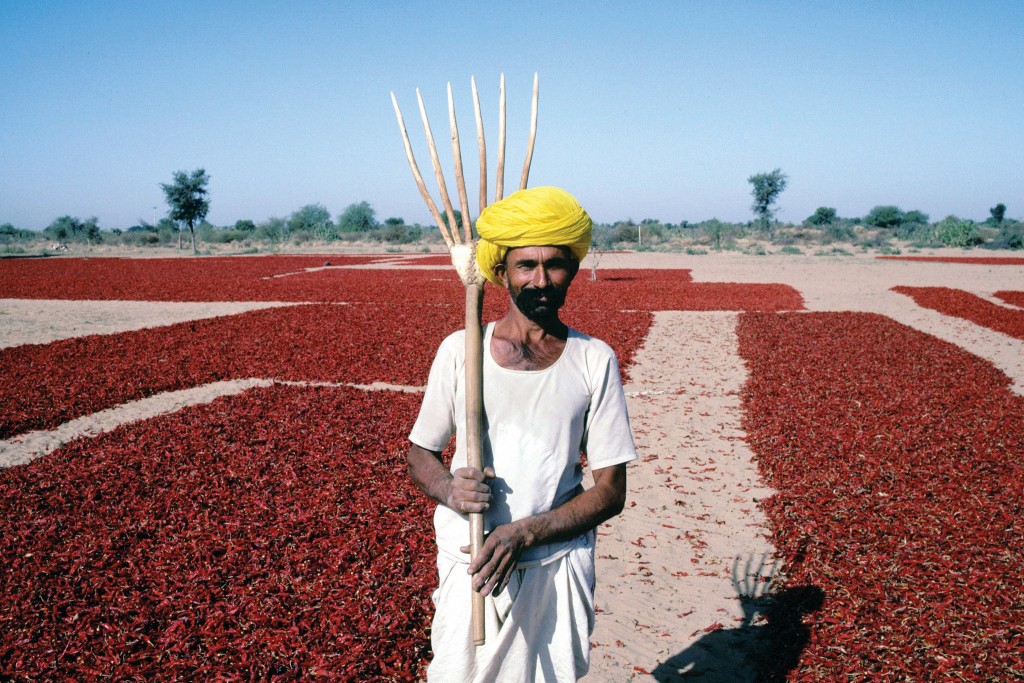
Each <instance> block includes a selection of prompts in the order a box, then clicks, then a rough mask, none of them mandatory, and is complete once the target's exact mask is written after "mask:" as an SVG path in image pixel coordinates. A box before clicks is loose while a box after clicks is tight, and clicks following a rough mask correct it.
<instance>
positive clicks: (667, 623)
mask: <svg viewBox="0 0 1024 683" xmlns="http://www.w3.org/2000/svg"><path fill="white" fill-rule="evenodd" d="M944 255H956V253H955V252H946V253H945V254H944ZM969 255H971V256H979V255H988V254H987V253H979V252H974V253H971V254H969ZM583 265H584V269H585V270H584V271H583V272H582V273H581V277H583V276H586V275H587V274H588V273H587V269H589V267H590V257H588V260H587V261H586V262H584V264H583ZM599 266H600V267H599V274H600V269H606V268H644V267H646V268H685V269H690V270H691V271H692V276H693V279H694V281H697V282H701V281H707V282H753V283H782V284H788V285H791V286H793V287H794V288H796V289H797V290H798V291H799V292H800V293H801V294H802V296H803V298H804V302H805V306H806V307H807V309H808V310H811V311H870V312H875V313H880V314H883V315H887V316H889V317H891V318H893V319H894V320H897V321H898V322H901V323H903V324H905V325H908V326H911V327H913V328H915V329H918V330H921V331H923V332H926V333H928V334H932V335H934V336H936V337H939V338H941V339H944V340H947V341H949V342H952V343H954V344H957V345H959V346H961V347H963V348H965V349H967V350H968V351H970V352H972V353H974V354H976V355H978V356H980V357H982V358H984V359H987V360H989V361H991V362H992V363H993V364H994V365H995V366H996V367H997V368H999V369H1000V370H1002V371H1003V372H1004V373H1006V374H1007V375H1008V376H1009V377H1010V378H1011V380H1012V381H1013V382H1014V388H1015V390H1016V391H1017V392H1018V393H1022V394H1024V342H1021V341H1020V340H1016V339H1013V338H1010V337H1007V336H1005V335H1002V334H1000V333H997V332H993V331H991V330H988V329H986V328H982V327H979V326H977V325H974V324H972V323H968V322H965V321H960V320H956V319H951V318H947V317H945V316H942V315H940V314H938V313H935V312H933V311H928V310H924V309H921V308H919V307H917V306H916V304H914V302H913V301H912V300H911V299H910V298H909V297H905V296H902V295H899V294H895V293H893V292H891V291H889V289H890V288H891V287H893V286H895V285H910V286H949V287H957V288H960V289H965V290H968V291H971V292H973V293H975V294H978V295H980V296H984V297H986V298H991V295H992V293H993V292H995V291H998V290H1002V289H1009V290H1024V267H1020V266H979V265H960V264H950V263H920V262H905V261H889V260H877V259H875V258H873V257H871V256H868V255H857V256H809V255H808V256H801V255H767V256H749V255H741V254H733V253H724V254H718V253H713V254H708V255H694V256H690V255H682V254H656V253H644V254H606V255H604V256H603V257H602V258H601V261H600V263H599ZM993 301H995V302H996V303H999V304H1000V305H1005V304H1002V302H999V301H998V300H994V299H993ZM272 305H277V304H274V303H267V304H166V303H142V302H131V303H126V302H73V303H69V302H38V301H36V302H25V301H17V300H0V346H10V345H14V344H25V343H46V342H48V341H52V340H54V339H60V338H65V337H71V336H77V335H83V334H105V333H110V332H115V331H121V330H128V329H138V328H142V327H150V326H153V325H157V324H168V323H171V322H178V321H181V320H185V319H189V318H192V317H195V318H200V317H209V316H211V315H228V314H232V313H236V312H239V311H242V310H249V309H252V308H257V307H262V306H272ZM737 319H738V316H737V314H735V313H720V312H712V313H692V312H659V313H656V314H655V321H654V325H653V326H652V328H651V331H650V334H649V335H648V337H647V339H646V340H645V342H644V345H643V347H642V349H641V350H640V352H639V353H638V355H637V358H636V362H635V365H634V367H633V368H632V369H631V371H630V372H631V375H632V377H633V379H632V382H631V383H630V384H629V385H627V387H626V390H627V395H628V402H629V409H630V415H631V422H632V425H633V429H634V436H635V439H636V442H637V446H638V448H639V451H640V455H641V458H640V460H639V461H638V462H637V463H634V464H633V465H631V467H630V471H629V477H630V480H629V481H630V495H629V500H630V502H629V503H628V504H627V505H628V507H627V509H626V511H625V512H624V513H623V514H622V515H621V516H620V517H618V518H616V519H614V520H612V521H611V522H610V523H608V524H606V525H604V526H603V527H602V528H601V529H600V530H599V533H600V536H599V541H598V551H597V553H598V558H599V559H598V589H597V605H598V609H599V614H598V620H597V629H596V631H595V633H594V636H593V641H594V649H593V652H592V668H591V673H590V674H589V676H588V677H587V679H586V680H587V681H590V682H596V681H608V682H611V681H625V680H633V679H635V680H652V675H651V674H652V673H654V672H656V674H657V679H658V680H661V681H665V680H675V679H678V680H700V681H709V682H718V681H723V682H724V681H748V680H753V672H752V670H751V668H750V667H749V665H748V664H747V662H746V658H745V653H746V650H745V646H746V645H748V644H749V643H747V642H745V641H744V633H745V632H748V631H745V630H744V628H743V627H744V626H749V625H750V624H751V623H756V618H757V617H756V615H754V614H753V613H752V612H751V611H750V604H749V601H744V600H741V599H739V597H740V595H742V594H748V593H750V592H752V591H757V590H760V591H763V590H764V587H765V586H766V585H767V584H766V583H765V582H763V581H758V579H757V577H760V576H764V577H770V576H771V575H773V573H777V572H782V571H784V568H783V567H778V566H776V565H775V564H774V563H773V561H772V558H771V553H772V548H771V545H770V544H769V543H768V540H767V534H768V530H767V527H766V524H765V520H764V518H763V516H762V515H761V512H760V508H759V507H758V506H757V501H758V500H760V499H762V498H764V497H766V496H768V495H771V491H770V490H767V489H765V488H764V486H763V484H762V483H761V481H760V478H759V476H758V473H757V468H756V465H755V463H754V461H753V459H752V456H751V453H750V452H749V450H748V449H747V448H746V445H745V443H744V441H743V436H744V435H743V432H742V431H741V429H740V416H741V414H740V405H739V391H740V389H741V387H742V386H743V382H744V381H745V377H746V369H745V367H744V365H743V362H742V360H741V359H740V358H739V356H738V354H737V340H736V321H737ZM265 382H267V380H261V379H258V378H253V379H250V380H243V381H239V382H223V383H217V384H216V385H208V386H206V387H199V388H196V389H193V390H189V391H188V392H175V393H174V395H171V394H168V395H163V396H159V397H153V398H151V399H147V400H146V401H141V402H137V403H133V404H128V405H125V406H119V407H115V408H112V409H111V410H109V411H103V413H102V414H97V415H94V416H86V417H85V418H81V420H77V421H75V423H69V424H68V425H64V426H63V427H61V428H59V429H57V430H54V431H53V432H41V433H33V434H31V435H22V436H21V437H17V438H16V439H12V440H10V441H8V442H0V466H3V462H2V461H5V460H6V463H7V464H17V463H23V462H27V461H29V460H31V459H33V458H34V457H38V456H39V455H41V454H43V453H45V452H49V450H52V448H54V447H57V446H59V445H60V444H61V443H63V442H66V441H68V440H70V439H72V438H78V437H80V436H83V437H87V436H88V435H91V434H95V433H98V432H100V431H104V430H107V429H111V428H113V427H114V426H117V425H118V424H123V423H124V422H130V421H134V420H139V419H146V418H147V417H150V416H152V415H155V414H159V413H161V412H168V411H171V410H176V409H178V408H179V407H181V406H183V405H187V404H189V403H196V402H203V401H209V400H212V399H213V398H214V397H216V396H218V395H223V394H224V393H237V392H240V391H244V390H246V389H248V388H250V387H251V386H257V385H260V384H262V383H265ZM368 388H373V387H368ZM404 389H407V390H415V389H416V388H414V387H405V388H404ZM667 660H670V661H667Z"/></svg>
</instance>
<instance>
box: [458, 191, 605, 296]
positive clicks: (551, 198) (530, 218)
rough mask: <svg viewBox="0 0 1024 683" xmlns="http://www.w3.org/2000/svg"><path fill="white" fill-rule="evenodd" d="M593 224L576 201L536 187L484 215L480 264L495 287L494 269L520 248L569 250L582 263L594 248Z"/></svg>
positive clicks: (478, 227)
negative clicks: (591, 248) (509, 253)
mask: <svg viewBox="0 0 1024 683" xmlns="http://www.w3.org/2000/svg"><path fill="white" fill-rule="evenodd" d="M592 227H593V223H592V222H591V220H590V216H589V215H587V212H586V211H584V210H583V207H582V206H580V205H579V202H577V201H576V199H575V198H574V197H573V196H572V195H571V194H569V193H568V192H566V191H565V190H563V189H560V188H557V187H533V188H530V189H528V190H519V191H518V192H514V193H512V194H510V195H509V196H508V197H505V198H504V199H502V200H501V201H500V202H495V203H494V204H491V205H490V206H488V207H487V208H486V209H484V210H483V212H481V214H480V218H478V219H477V221H476V230H477V232H478V233H479V234H480V243H479V244H478V245H477V248H476V263H477V266H479V267H480V272H481V273H482V274H483V276H484V277H486V278H487V279H488V280H490V281H491V282H493V283H494V284H496V285H498V286H501V281H500V280H498V278H497V277H495V275H494V266H496V265H497V264H499V263H501V262H502V261H504V260H505V254H506V253H508V250H509V249H514V248H516V247H534V246H538V247H540V246H545V247H546V246H553V247H568V248H569V250H570V251H571V252H572V254H573V256H575V257H576V260H578V261H582V260H583V257H584V256H586V255H587V250H589V249H590V231H591V228H592Z"/></svg>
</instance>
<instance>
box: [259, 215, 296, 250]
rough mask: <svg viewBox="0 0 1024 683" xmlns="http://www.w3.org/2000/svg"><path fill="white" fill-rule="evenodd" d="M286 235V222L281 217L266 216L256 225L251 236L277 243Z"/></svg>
mask: <svg viewBox="0 0 1024 683" xmlns="http://www.w3.org/2000/svg"><path fill="white" fill-rule="evenodd" d="M287 236H288V222H287V221H285V219H283V218H277V217H274V218H268V219H267V220H265V221H264V222H262V223H260V224H258V225H257V226H256V230H255V232H254V233H253V237H255V238H256V239H260V240H266V241H268V242H270V243H271V244H279V243H281V242H283V241H284V239H285V237H287Z"/></svg>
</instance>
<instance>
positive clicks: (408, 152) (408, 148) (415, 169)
mask: <svg viewBox="0 0 1024 683" xmlns="http://www.w3.org/2000/svg"><path fill="white" fill-rule="evenodd" d="M391 104H392V106H394V108H395V117H396V118H397V119H398V128H399V129H400V130H401V131H402V142H403V143H405V158H406V159H407V160H408V161H409V168H411V169H412V177H413V179H414V180H415V181H416V187H418V188H419V190H420V196H421V197H423V201H424V202H425V203H426V205H427V208H428V209H430V215H431V216H433V217H434V221H435V222H436V223H437V227H438V228H439V229H440V230H441V237H443V238H444V241H445V244H447V245H448V248H451V246H452V244H453V242H452V238H451V236H450V235H449V234H448V230H447V228H446V227H445V224H444V219H442V218H441V212H440V211H438V210H437V205H436V204H434V200H433V199H432V198H431V196H430V192H428V191H427V186H426V184H425V183H424V182H423V176H422V175H420V167H419V165H418V164H417V163H416V157H415V156H414V155H413V153H412V143H411V142H409V131H408V130H406V128H405V119H404V118H402V110H401V109H400V108H399V107H398V100H397V99H396V98H395V93H393V92H392V93H391Z"/></svg>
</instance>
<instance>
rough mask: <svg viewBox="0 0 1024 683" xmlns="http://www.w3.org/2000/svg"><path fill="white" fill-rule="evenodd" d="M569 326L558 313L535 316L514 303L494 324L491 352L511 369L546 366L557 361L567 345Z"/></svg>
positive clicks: (529, 368)
mask: <svg viewBox="0 0 1024 683" xmlns="http://www.w3.org/2000/svg"><path fill="white" fill-rule="evenodd" d="M568 338H569V328H568V326H567V325H566V324H565V323H563V322H562V321H561V320H559V319H558V317H557V316H556V317H554V318H552V319H550V320H541V321H538V320H532V319H530V318H527V317H526V316H525V315H523V313H522V312H521V311H520V310H519V309H518V308H516V307H515V306H511V307H510V309H509V311H508V313H506V314H505V316H504V317H503V318H501V319H499V320H498V321H497V322H496V323H495V324H494V332H493V334H492V335H491V355H492V357H493V358H494V360H495V362H497V363H498V365H500V366H502V367H503V368H507V369H510V370H543V369H544V368H547V367H550V366H551V365H553V364H554V363H555V361H557V360H558V359H559V358H560V357H561V355H562V351H563V350H564V349H565V342H566V340H567V339H568Z"/></svg>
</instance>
